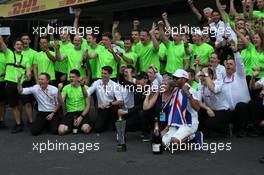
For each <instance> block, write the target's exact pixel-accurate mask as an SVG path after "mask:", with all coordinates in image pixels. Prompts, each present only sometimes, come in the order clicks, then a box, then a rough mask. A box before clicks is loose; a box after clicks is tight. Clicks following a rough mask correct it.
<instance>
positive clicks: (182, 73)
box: [172, 69, 189, 79]
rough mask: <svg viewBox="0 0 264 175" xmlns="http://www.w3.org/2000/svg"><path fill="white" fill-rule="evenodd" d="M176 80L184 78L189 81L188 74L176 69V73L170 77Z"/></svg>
mask: <svg viewBox="0 0 264 175" xmlns="http://www.w3.org/2000/svg"><path fill="white" fill-rule="evenodd" d="M172 76H174V77H177V78H186V79H189V74H188V72H186V71H185V70H183V69H177V70H176V72H175V73H174V74H173V75H172Z"/></svg>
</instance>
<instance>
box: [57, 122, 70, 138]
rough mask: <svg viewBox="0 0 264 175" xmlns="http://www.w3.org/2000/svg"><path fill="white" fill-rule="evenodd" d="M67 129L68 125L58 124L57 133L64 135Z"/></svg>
mask: <svg viewBox="0 0 264 175" xmlns="http://www.w3.org/2000/svg"><path fill="white" fill-rule="evenodd" d="M68 130H69V127H68V126H66V125H62V124H61V125H59V128H58V133H59V135H65V134H66V133H67V132H68Z"/></svg>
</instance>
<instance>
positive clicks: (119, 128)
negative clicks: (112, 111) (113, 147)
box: [115, 114, 127, 152]
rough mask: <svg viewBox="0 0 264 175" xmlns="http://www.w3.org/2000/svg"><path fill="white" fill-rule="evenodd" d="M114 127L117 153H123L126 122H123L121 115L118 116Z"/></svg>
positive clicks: (124, 149) (125, 148)
mask: <svg viewBox="0 0 264 175" xmlns="http://www.w3.org/2000/svg"><path fill="white" fill-rule="evenodd" d="M115 126H116V132H117V133H116V138H117V143H118V145H117V151H118V152H124V151H126V150H127V147H126V141H125V131H126V121H125V120H123V118H122V115H121V114H118V120H117V121H116V123H115Z"/></svg>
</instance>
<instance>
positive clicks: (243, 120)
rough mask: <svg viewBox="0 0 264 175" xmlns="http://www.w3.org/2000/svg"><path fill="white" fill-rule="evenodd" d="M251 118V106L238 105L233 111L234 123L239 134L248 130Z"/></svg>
mask: <svg viewBox="0 0 264 175" xmlns="http://www.w3.org/2000/svg"><path fill="white" fill-rule="evenodd" d="M250 118H251V116H250V112H249V105H248V104H247V103H243V102H240V103H238V104H237V105H236V107H235V109H234V110H233V111H232V122H233V124H234V128H235V130H236V131H237V132H240V131H245V130H246V127H247V123H248V121H249V120H250Z"/></svg>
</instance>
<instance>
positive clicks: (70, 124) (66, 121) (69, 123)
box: [61, 112, 91, 130]
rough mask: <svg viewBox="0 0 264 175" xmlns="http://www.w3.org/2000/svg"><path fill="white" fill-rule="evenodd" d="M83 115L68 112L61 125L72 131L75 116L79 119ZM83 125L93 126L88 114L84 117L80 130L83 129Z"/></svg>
mask: <svg viewBox="0 0 264 175" xmlns="http://www.w3.org/2000/svg"><path fill="white" fill-rule="evenodd" d="M81 114H82V112H68V113H67V114H66V115H65V116H63V117H62V120H61V124H63V125H67V126H68V127H69V129H70V130H72V128H73V121H74V117H75V116H77V117H79V116H80V115H81ZM83 124H89V125H90V126H91V121H90V117H89V116H88V114H87V115H86V116H84V118H83V120H82V122H81V124H80V125H79V127H78V128H79V129H81V127H82V125H83Z"/></svg>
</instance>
